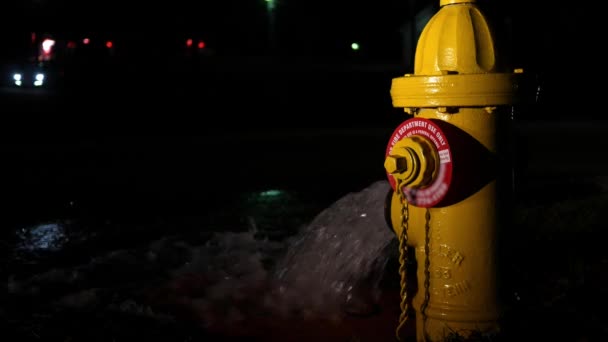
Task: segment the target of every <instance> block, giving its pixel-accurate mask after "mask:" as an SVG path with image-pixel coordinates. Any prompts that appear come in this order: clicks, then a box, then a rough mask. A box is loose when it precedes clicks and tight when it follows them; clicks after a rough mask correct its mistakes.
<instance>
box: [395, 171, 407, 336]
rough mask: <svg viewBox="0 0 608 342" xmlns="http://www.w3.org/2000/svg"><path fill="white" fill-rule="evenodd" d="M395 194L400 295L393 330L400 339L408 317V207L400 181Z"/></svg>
mask: <svg viewBox="0 0 608 342" xmlns="http://www.w3.org/2000/svg"><path fill="white" fill-rule="evenodd" d="M396 188H397V196H398V197H399V202H400V203H401V234H399V274H400V275H401V281H400V286H401V290H400V293H399V294H400V296H401V303H400V305H399V306H400V307H401V314H400V315H399V324H398V325H397V329H396V330H395V335H396V336H397V340H399V341H401V330H402V329H403V327H404V326H405V323H406V322H407V319H408V310H409V308H408V302H407V301H408V298H407V269H406V268H407V257H408V250H407V230H408V221H409V207H408V202H407V198H406V197H405V193H404V192H403V188H402V186H401V182H400V181H399V182H397V186H396Z"/></svg>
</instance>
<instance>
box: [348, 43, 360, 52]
mask: <svg viewBox="0 0 608 342" xmlns="http://www.w3.org/2000/svg"><path fill="white" fill-rule="evenodd" d="M350 48H351V49H353V50H355V51H357V50H359V44H358V43H352V44H350Z"/></svg>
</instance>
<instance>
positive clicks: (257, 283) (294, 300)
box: [174, 181, 394, 325]
mask: <svg viewBox="0 0 608 342" xmlns="http://www.w3.org/2000/svg"><path fill="white" fill-rule="evenodd" d="M389 188H390V185H389V184H388V182H386V181H378V182H376V183H373V184H371V185H370V186H368V187H367V188H365V189H363V190H362V191H360V192H353V193H350V194H347V195H346V196H344V197H342V198H341V199H339V200H338V201H337V202H335V203H334V204H332V205H331V206H329V207H328V208H326V209H325V210H323V211H322V212H321V213H319V214H318V215H317V216H316V217H315V218H314V219H313V220H312V221H311V222H310V223H309V224H307V225H304V226H303V227H302V228H301V229H300V231H299V232H298V233H297V234H296V235H294V236H292V237H291V238H288V239H286V240H284V241H281V242H276V241H271V240H268V239H267V238H263V239H260V238H256V237H257V236H258V234H256V233H257V231H256V226H255V223H254V222H253V223H251V225H252V226H251V229H250V231H248V232H238V233H221V234H216V235H214V236H213V237H212V238H211V239H210V240H209V241H207V242H206V243H205V244H204V245H201V246H197V247H192V248H191V251H192V255H191V258H190V261H189V262H188V263H187V264H185V265H184V266H183V267H181V268H180V269H178V270H176V271H175V272H174V275H175V276H176V277H178V278H180V279H181V280H180V282H179V283H177V284H176V285H175V286H176V287H177V288H182V289H184V288H190V289H192V288H196V290H194V291H195V292H197V293H198V294H197V295H196V297H197V299H196V301H194V302H193V303H192V305H193V306H195V308H194V309H195V310H196V311H197V312H198V313H199V314H200V315H201V316H202V317H201V318H202V320H203V321H205V322H206V324H207V325H209V324H211V325H212V324H213V322H218V321H224V322H229V321H234V320H237V321H238V320H245V319H246V317H247V315H248V314H251V313H252V312H255V313H256V314H260V313H264V314H270V315H279V316H281V317H287V316H300V317H301V316H304V317H321V318H330V319H340V317H341V316H342V315H343V314H344V312H345V310H348V306H349V305H350V306H351V309H352V306H360V307H359V308H355V310H354V311H357V310H361V309H362V308H361V306H362V305H369V304H370V302H371V303H373V302H374V301H377V300H378V297H379V296H380V294H381V293H380V287H379V283H380V280H381V279H382V276H383V273H384V268H385V266H386V262H387V261H388V259H389V257H390V255H391V253H390V251H391V250H392V247H393V246H390V247H391V248H388V247H389V245H390V243H391V242H392V241H394V234H393V233H392V232H391V231H390V230H389V229H388V228H387V226H386V223H385V218H384V199H385V197H386V194H387V192H388V190H389ZM268 259H273V262H272V263H270V266H267V265H268V263H267V262H266V261H267V260H268ZM188 275H196V276H194V277H188ZM184 279H185V282H184ZM193 282H194V283H195V285H193V284H192V283H193ZM203 287H204V289H202V290H201V288H203ZM201 292H202V293H201ZM365 310H369V308H366V309H365Z"/></svg>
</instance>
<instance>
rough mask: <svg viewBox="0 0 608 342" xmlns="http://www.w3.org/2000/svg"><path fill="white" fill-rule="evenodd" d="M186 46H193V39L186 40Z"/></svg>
mask: <svg viewBox="0 0 608 342" xmlns="http://www.w3.org/2000/svg"><path fill="white" fill-rule="evenodd" d="M186 46H187V47H191V46H192V39H190V38H189V39H188V40H186Z"/></svg>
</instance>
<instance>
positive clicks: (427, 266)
mask: <svg viewBox="0 0 608 342" xmlns="http://www.w3.org/2000/svg"><path fill="white" fill-rule="evenodd" d="M424 218H425V224H424V233H425V234H424V301H423V302H422V305H421V306H420V313H421V314H422V329H423V335H424V340H425V341H427V340H428V341H430V338H429V337H428V335H427V332H426V319H427V314H426V309H427V308H428V306H429V301H430V299H431V291H430V288H431V254H430V253H431V238H430V235H431V210H430V209H429V208H426V213H425V215H424Z"/></svg>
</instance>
